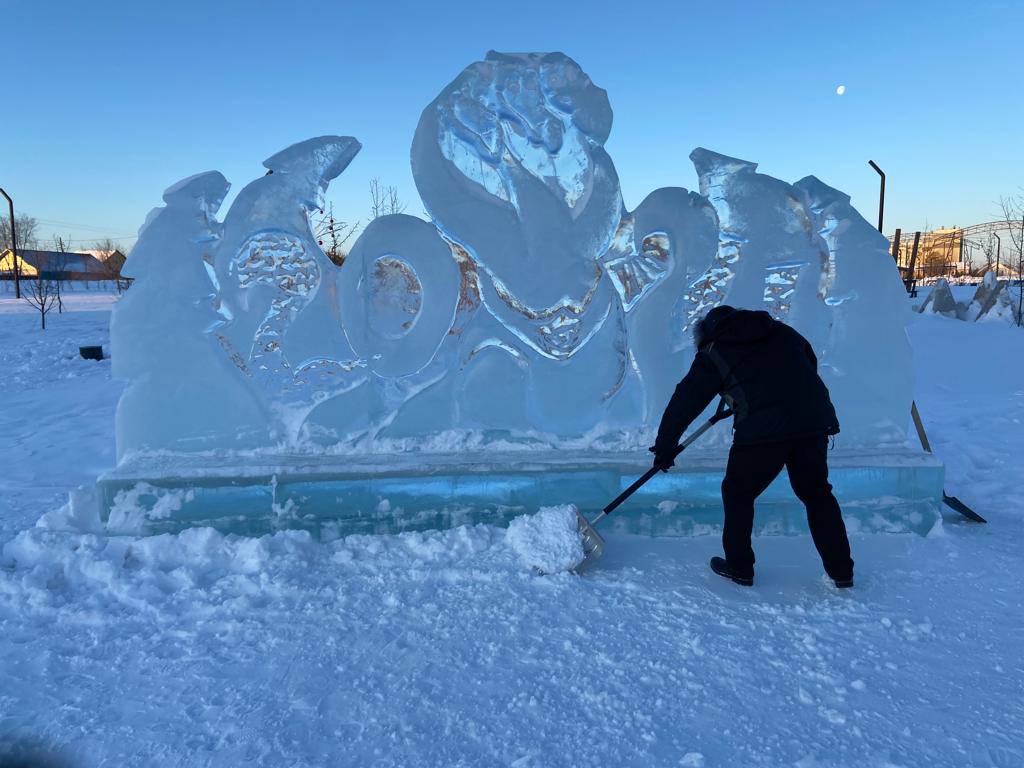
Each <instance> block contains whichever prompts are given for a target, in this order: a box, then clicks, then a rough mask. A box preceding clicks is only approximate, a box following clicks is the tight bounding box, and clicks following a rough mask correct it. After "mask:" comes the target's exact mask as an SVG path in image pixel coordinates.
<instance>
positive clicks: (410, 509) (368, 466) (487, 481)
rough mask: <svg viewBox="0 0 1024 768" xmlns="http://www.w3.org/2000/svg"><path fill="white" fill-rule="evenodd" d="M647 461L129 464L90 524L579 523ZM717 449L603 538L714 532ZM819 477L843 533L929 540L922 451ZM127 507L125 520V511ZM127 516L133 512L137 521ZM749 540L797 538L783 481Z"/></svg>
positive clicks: (932, 496)
mask: <svg viewBox="0 0 1024 768" xmlns="http://www.w3.org/2000/svg"><path fill="white" fill-rule="evenodd" d="M650 460H651V459H650V454H648V453H646V452H632V453H621V452H620V453H594V452H587V453H573V452H571V451H552V450H544V451H532V452H524V451H514V452H504V453H499V452H493V453H492V452H485V453H480V454H475V453H474V454H466V453H462V454H423V453H403V454H395V455H362V456H338V455H331V456H325V455H316V456H312V455H304V454H303V455H296V454H289V455H282V454H274V455H266V454H260V455H244V456H243V455H223V456H210V455H201V456H197V455H188V454H185V455H172V454H160V455H159V456H146V455H138V456H135V457H133V458H131V459H129V460H127V461H125V462H122V464H121V465H120V466H118V467H117V468H116V469H114V470H112V471H111V472H109V473H107V474H105V475H103V476H101V477H100V478H99V479H98V480H97V487H96V495H95V500H96V503H98V504H99V507H100V514H101V517H103V518H104V519H107V518H108V517H109V515H110V513H111V510H112V509H115V508H116V509H118V510H120V511H121V512H122V513H123V512H124V510H125V508H126V505H127V506H128V507H131V506H134V507H138V508H141V510H142V513H143V514H144V515H145V519H146V523H145V529H146V531H147V532H151V533H160V532H168V531H175V530H180V529H181V528H183V527H189V526H196V525H212V526H214V527H216V528H218V529H219V530H223V531H226V532H232V533H239V534H246V535H258V534H261V533H266V532H269V531H273V530H279V529H282V528H290V529H294V528H300V529H306V530H309V531H311V532H312V533H313V534H314V535H315V536H319V537H330V538H334V537H337V536H346V535H349V534H355V533H375V534H380V533H398V532H401V531H413V530H425V529H432V528H435V529H436V528H450V527H454V526H457V525H463V524H472V523H489V524H496V525H504V524H506V523H507V522H508V521H509V520H510V519H511V518H512V517H514V516H516V515H520V514H523V513H524V512H535V511H536V510H537V509H538V508H539V507H542V506H551V505H555V504H575V505H577V506H578V507H579V508H580V509H581V510H582V511H584V513H586V514H588V515H589V516H593V515H595V514H597V512H598V511H599V510H600V509H601V508H602V507H603V506H604V505H605V504H607V503H608V502H609V501H610V500H611V499H613V498H614V497H615V496H617V495H618V494H619V493H620V492H621V491H622V490H623V489H625V488H626V487H627V486H629V484H630V483H632V482H633V480H635V479H636V478H637V477H638V476H639V475H641V474H643V473H644V472H645V471H646V470H647V469H649V468H650ZM725 461H726V456H725V454H723V453H720V452H716V453H701V452H693V453H689V452H688V453H687V454H684V456H683V457H681V459H680V461H678V462H677V466H676V467H675V468H674V469H672V470H671V471H670V472H668V473H665V474H659V475H657V476H656V477H655V478H654V479H652V480H651V481H650V482H649V483H647V485H645V486H644V487H643V488H641V489H640V490H639V491H638V492H637V493H636V494H634V495H633V496H632V497H631V498H630V499H629V500H628V501H627V502H626V503H625V504H623V505H622V506H621V507H620V508H619V509H618V510H617V511H616V512H615V513H614V514H613V515H612V516H611V517H609V518H608V519H607V520H605V521H604V522H602V530H609V531H618V532H625V533H637V534H645V535H655V536H686V535H694V534H701V533H709V532H713V531H714V530H715V529H716V528H718V527H720V526H721V521H722V506H721V495H720V487H721V481H722V475H723V473H724V470H725ZM829 465H830V472H831V474H830V480H831V482H832V484H833V486H834V488H835V493H836V496H837V498H838V499H839V501H840V503H841V505H842V507H843V514H844V517H845V518H846V520H847V526H848V528H850V530H851V531H892V532H898V531H911V532H917V533H921V534H924V533H927V532H928V531H929V530H931V528H932V526H933V525H934V524H935V522H936V521H937V520H938V519H939V516H940V512H939V510H940V506H941V502H942V486H943V480H944V474H945V471H944V467H943V465H942V463H941V462H940V461H939V460H938V459H937V458H936V457H935V456H933V455H930V454H925V453H921V452H920V451H911V450H909V449H906V450H890V451H886V452H871V453H868V452H863V451H853V450H835V451H832V452H831V453H830V456H829ZM129 511H131V510H129ZM136 516H137V514H136ZM755 531H756V532H758V533H760V534H765V533H801V532H806V531H807V521H806V517H805V514H804V510H803V507H802V505H801V504H800V503H799V501H797V499H796V497H795V496H794V495H793V492H792V490H791V489H790V487H789V483H788V479H787V476H786V473H785V472H783V473H782V474H781V475H780V476H779V478H778V479H777V480H776V481H775V482H774V483H772V485H771V486H770V487H769V488H768V490H767V491H766V492H765V493H764V494H763V495H762V497H761V498H760V500H759V501H758V507H757V517H756V519H755Z"/></svg>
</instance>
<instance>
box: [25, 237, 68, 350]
mask: <svg viewBox="0 0 1024 768" xmlns="http://www.w3.org/2000/svg"><path fill="white" fill-rule="evenodd" d="M55 245H56V247H57V249H58V250H57V253H58V254H64V253H67V249H66V248H65V246H64V239H63V238H60V237H58V238H56V242H55ZM60 261H61V257H60V256H57V257H54V258H53V259H51V260H50V261H47V262H42V261H41V262H39V266H38V268H37V269H36V279H35V280H31V281H29V283H28V290H27V291H25V295H24V296H22V298H23V299H24V300H25V301H27V302H28V303H29V304H31V305H32V306H33V307H35V308H36V309H37V310H38V311H39V324H40V327H41V328H42V329H43V330H44V331H45V330H46V315H47V314H48V313H49V312H50V310H52V309H53V308H54V306H57V307H59V308H60V307H62V306H63V302H62V301H61V297H60V279H59V278H55V277H54V275H60V274H61V272H62V271H64V270H66V269H67V260H66V258H65V259H64V263H63V264H61V263H51V262H60ZM55 268H56V269H57V270H59V271H56V272H55V271H54V270H55ZM59 311H60V309H58V312H59Z"/></svg>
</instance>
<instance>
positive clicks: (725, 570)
mask: <svg viewBox="0 0 1024 768" xmlns="http://www.w3.org/2000/svg"><path fill="white" fill-rule="evenodd" d="M711 570H712V571H714V572H715V573H717V574H718V575H719V576H724V577H725V578H727V579H732V580H733V581H735V582H736V583H737V584H739V585H740V586H741V587H752V586H754V572H753V571H751V572H750V575H749V576H747V575H746V574H745V573H744V574H740V573H737V572H736V571H734V570H733V569H732V568H730V567H729V564H728V563H727V562H725V558H724V557H712V558H711Z"/></svg>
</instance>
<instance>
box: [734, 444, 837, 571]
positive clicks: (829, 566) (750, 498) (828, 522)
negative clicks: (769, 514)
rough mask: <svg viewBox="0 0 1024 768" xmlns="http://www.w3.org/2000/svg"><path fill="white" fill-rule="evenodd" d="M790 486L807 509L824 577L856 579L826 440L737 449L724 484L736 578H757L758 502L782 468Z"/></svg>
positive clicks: (749, 446) (747, 446) (760, 445)
mask: <svg viewBox="0 0 1024 768" xmlns="http://www.w3.org/2000/svg"><path fill="white" fill-rule="evenodd" d="M783 467H785V468H786V470H787V472H788V473H789V484H790V485H791V486H792V487H793V492H794V493H795V494H796V496H797V498H798V499H800V501H802V502H803V504H804V506H805V507H806V508H807V523H808V525H809V526H810V529H811V537H812V538H813V539H814V546H815V547H817V549H818V554H819V555H821V562H822V563H823V564H824V566H825V572H826V573H827V574H828V575H829V576H831V577H832V578H836V579H843V578H849V577H851V576H852V575H853V560H851V559H850V542H849V539H847V537H846V525H845V524H844V523H843V516H842V514H841V512H840V511H839V502H837V501H836V497H835V496H833V495H832V486H831V485H830V484H829V482H828V438H827V437H826V436H825V435H821V436H817V437H808V438H801V439H799V440H784V441H780V442H777V443H761V444H758V445H733V447H732V450H731V451H729V465H728V467H727V468H726V470H725V479H724V480H723V481H722V502H723V505H724V506H725V532H724V533H723V534H722V545H723V547H724V548H725V559H726V562H728V563H729V566H730V567H731V568H733V569H734V570H735V571H736V572H737V573H740V574H744V575H746V574H750V575H753V572H754V550H753V549H752V548H751V546H750V535H751V533H752V531H753V528H754V501H755V500H756V499H757V497H758V496H760V495H761V494H762V493H764V491H765V489H766V488H767V487H768V486H769V485H770V484H771V482H772V480H774V479H775V478H776V477H778V475H779V473H780V472H781V471H782V468H783Z"/></svg>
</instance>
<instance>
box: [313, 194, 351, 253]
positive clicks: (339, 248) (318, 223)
mask: <svg viewBox="0 0 1024 768" xmlns="http://www.w3.org/2000/svg"><path fill="white" fill-rule="evenodd" d="M312 223H313V234H314V235H316V241H317V243H318V244H319V245H320V247H321V248H322V249H323V251H324V253H325V254H327V258H329V259H330V260H331V261H333V262H334V263H335V264H337V265H338V266H339V267H340V266H341V265H342V264H344V263H345V257H346V256H347V255H348V254H347V253H346V251H345V250H344V245H345V242H346V241H347V240H349V238H351V237H352V235H354V234H355V231H356V229H357V228H358V227H359V222H358V221H357V222H354V223H352V224H350V223H348V222H347V221H339V220H338V219H336V218H334V203H328V205H327V211H326V212H324V210H323V209H321V210H320V213H319V218H316V217H314V218H313V221H312Z"/></svg>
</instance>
